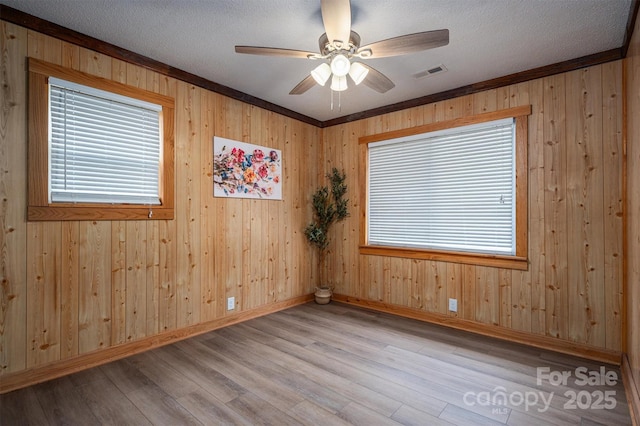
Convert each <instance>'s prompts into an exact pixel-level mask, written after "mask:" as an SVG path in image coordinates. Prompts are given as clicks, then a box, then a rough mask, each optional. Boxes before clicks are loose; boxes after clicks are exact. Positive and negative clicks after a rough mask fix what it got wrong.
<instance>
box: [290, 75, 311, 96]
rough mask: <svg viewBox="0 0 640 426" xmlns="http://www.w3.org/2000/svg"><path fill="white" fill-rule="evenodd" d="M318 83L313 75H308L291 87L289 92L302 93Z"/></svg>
mask: <svg viewBox="0 0 640 426" xmlns="http://www.w3.org/2000/svg"><path fill="white" fill-rule="evenodd" d="M315 85H316V81H315V80H314V79H313V77H312V76H310V75H308V76H307V77H306V78H305V79H304V80H302V81H301V82H300V83H298V85H297V86H296V87H294V88H293V89H291V91H290V92H289V94H290V95H302V94H303V93H304V92H306V91H307V90H309V89H311V88H312V87H313V86H315Z"/></svg>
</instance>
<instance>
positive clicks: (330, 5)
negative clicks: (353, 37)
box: [320, 0, 351, 48]
mask: <svg viewBox="0 0 640 426" xmlns="http://www.w3.org/2000/svg"><path fill="white" fill-rule="evenodd" d="M320 9H321V11H322V22H323V23H324V30H325V32H326V33H327V38H328V39H329V42H331V43H333V42H334V41H336V40H339V41H341V42H342V43H343V46H344V47H346V48H348V46H349V35H350V34H351V3H350V2H349V0H322V2H321V3H320Z"/></svg>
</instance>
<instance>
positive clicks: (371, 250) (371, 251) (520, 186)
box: [358, 105, 531, 270]
mask: <svg viewBox="0 0 640 426" xmlns="http://www.w3.org/2000/svg"><path fill="white" fill-rule="evenodd" d="M529 115H531V105H525V106H521V107H515V108H509V109H504V110H499V111H494V112H487V113H483V114H478V115H473V116H467V117H461V118H457V119H454V120H448V121H440V122H436V123H430V124H425V125H422V126H416V127H411V128H407V129H402V130H395V131H391V132H385V133H379V134H375V135H368V136H363V137H360V138H359V139H358V143H359V145H360V161H359V162H360V168H359V178H360V182H365V185H364V189H363V190H362V191H360V205H361V207H362V208H361V215H360V219H359V220H360V223H359V226H360V232H359V234H360V254H363V255H375V256H391V257H403V258H411V259H424V260H436V261H445V262H453V263H464V264H470V265H481V266H491V267H497V268H508V269H518V270H527V269H528V267H529V261H528V257H527V256H528V253H527V252H528V242H529V239H528V205H527V203H528V198H529V195H528V182H527V179H528V166H527V164H528V157H527V156H528V154H527V146H528V133H529V130H528V127H529V126H528V116H529ZM504 118H513V119H515V132H516V137H515V145H516V146H515V160H514V161H515V186H516V200H515V201H516V218H515V226H516V241H515V243H516V250H515V255H495V254H483V253H470V252H460V251H448V250H434V249H419V248H402V247H389V246H378V245H375V246H374V245H369V244H368V241H367V235H368V229H367V223H368V221H367V206H368V199H367V197H368V192H369V181H368V167H369V164H368V144H370V143H372V142H379V141H385V140H390V139H396V138H401V137H407V136H413V135H417V134H421V133H429V132H435V131H438V130H445V129H452V128H456V127H461V126H467V125H470V124H478V123H484V122H488V121H494V120H500V119H504Z"/></svg>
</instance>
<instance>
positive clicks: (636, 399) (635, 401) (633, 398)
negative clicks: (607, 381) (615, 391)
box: [620, 354, 640, 426]
mask: <svg viewBox="0 0 640 426" xmlns="http://www.w3.org/2000/svg"><path fill="white" fill-rule="evenodd" d="M620 372H621V373H622V382H623V383H624V390H625V393H626V394H627V401H628V402H629V413H630V414H631V423H632V424H633V425H635V426H640V383H636V381H635V380H634V379H633V370H632V369H631V364H630V363H629V357H627V355H626V354H624V355H623V356H622V365H621V366H620Z"/></svg>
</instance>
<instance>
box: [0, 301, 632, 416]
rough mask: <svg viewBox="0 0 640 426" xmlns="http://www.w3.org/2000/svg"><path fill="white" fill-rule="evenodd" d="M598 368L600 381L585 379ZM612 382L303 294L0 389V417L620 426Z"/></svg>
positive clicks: (572, 361)
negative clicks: (98, 362) (114, 357)
mask: <svg viewBox="0 0 640 426" xmlns="http://www.w3.org/2000/svg"><path fill="white" fill-rule="evenodd" d="M576 369H579V370H576ZM601 369H603V371H604V373H605V374H606V375H607V376H608V377H609V383H608V384H607V383H605V384H602V385H596V384H595V381H598V382H602V381H603V379H602V376H601V375H600V373H601V372H602V371H601ZM567 372H568V373H569V374H571V377H569V378H568V379H567V380H566V383H562V382H563V380H562V379H561V378H562V374H563V373H564V375H565V376H566V375H567ZM614 375H615V377H616V380H615V381H616V384H613V383H612V381H613V376H614ZM583 376H586V377H587V378H589V379H588V380H583V379H584V377H583ZM596 376H597V377H596ZM620 377H621V376H620V371H619V369H618V368H617V367H614V366H610V365H603V364H600V363H597V362H592V361H586V360H583V359H579V358H575V357H570V356H565V355H559V354H556V353H552V352H547V351H542V350H539V349H534V348H529V347H525V346H521V345H517V344H510V343H505V342H503V341H500V340H494V339H490V338H486V337H481V336H476V335H472V334H468V333H465V332H461V331H456V330H451V329H448V328H444V327H440V326H436V325H432V324H427V323H423V322H419V321H414V320H410V319H405V318H400V317H395V316H392V315H388V314H383V313H378V312H373V311H368V310H364V309H360V308H355V307H352V306H348V305H343V304H338V303H335V302H332V303H331V304H329V305H325V306H320V305H316V304H314V303H309V304H305V305H302V306H297V307H293V308H290V309H288V310H286V311H282V312H278V313H274V314H271V315H267V316H265V317H262V318H258V319H254V320H250V321H247V322H244V323H242V324H237V325H233V326H229V327H226V328H223V329H220V330H216V331H213V332H209V333H207V334H203V335H201V336H198V337H194V338H191V339H188V340H185V341H182V342H179V343H175V344H172V345H169V346H165V347H162V348H158V349H154V350H151V351H148V352H146V353H143V354H139V355H135V356H132V357H130V358H127V359H123V360H120V361H115V362H112V363H110V364H107V365H104V366H101V367H97V368H93V369H90V370H87V371H84V372H81V373H77V374H74V375H70V376H67V377H63V378H61V379H57V380H52V381H50V382H47V383H43V384H39V385H36V386H31V387H29V388H26V389H22V390H18V391H14V392H11V393H8V394H5V395H2V396H0V423H1V424H2V425H19V424H34V425H58V424H60V425H62V424H65V425H100V424H103V425H148V424H155V425H182V424H206V425H227V424H239V425H254V424H255V425H257V424H265V425H299V424H303V425H345V424H355V425H367V426H371V425H397V424H403V425H449V424H454V425H464V426H468V425H501V424H508V425H536V426H541V425H629V424H631V420H630V417H629V411H628V406H627V401H626V398H625V393H624V388H623V385H622V381H621V379H620ZM556 379H557V380H556ZM580 407H582V408H580Z"/></svg>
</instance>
